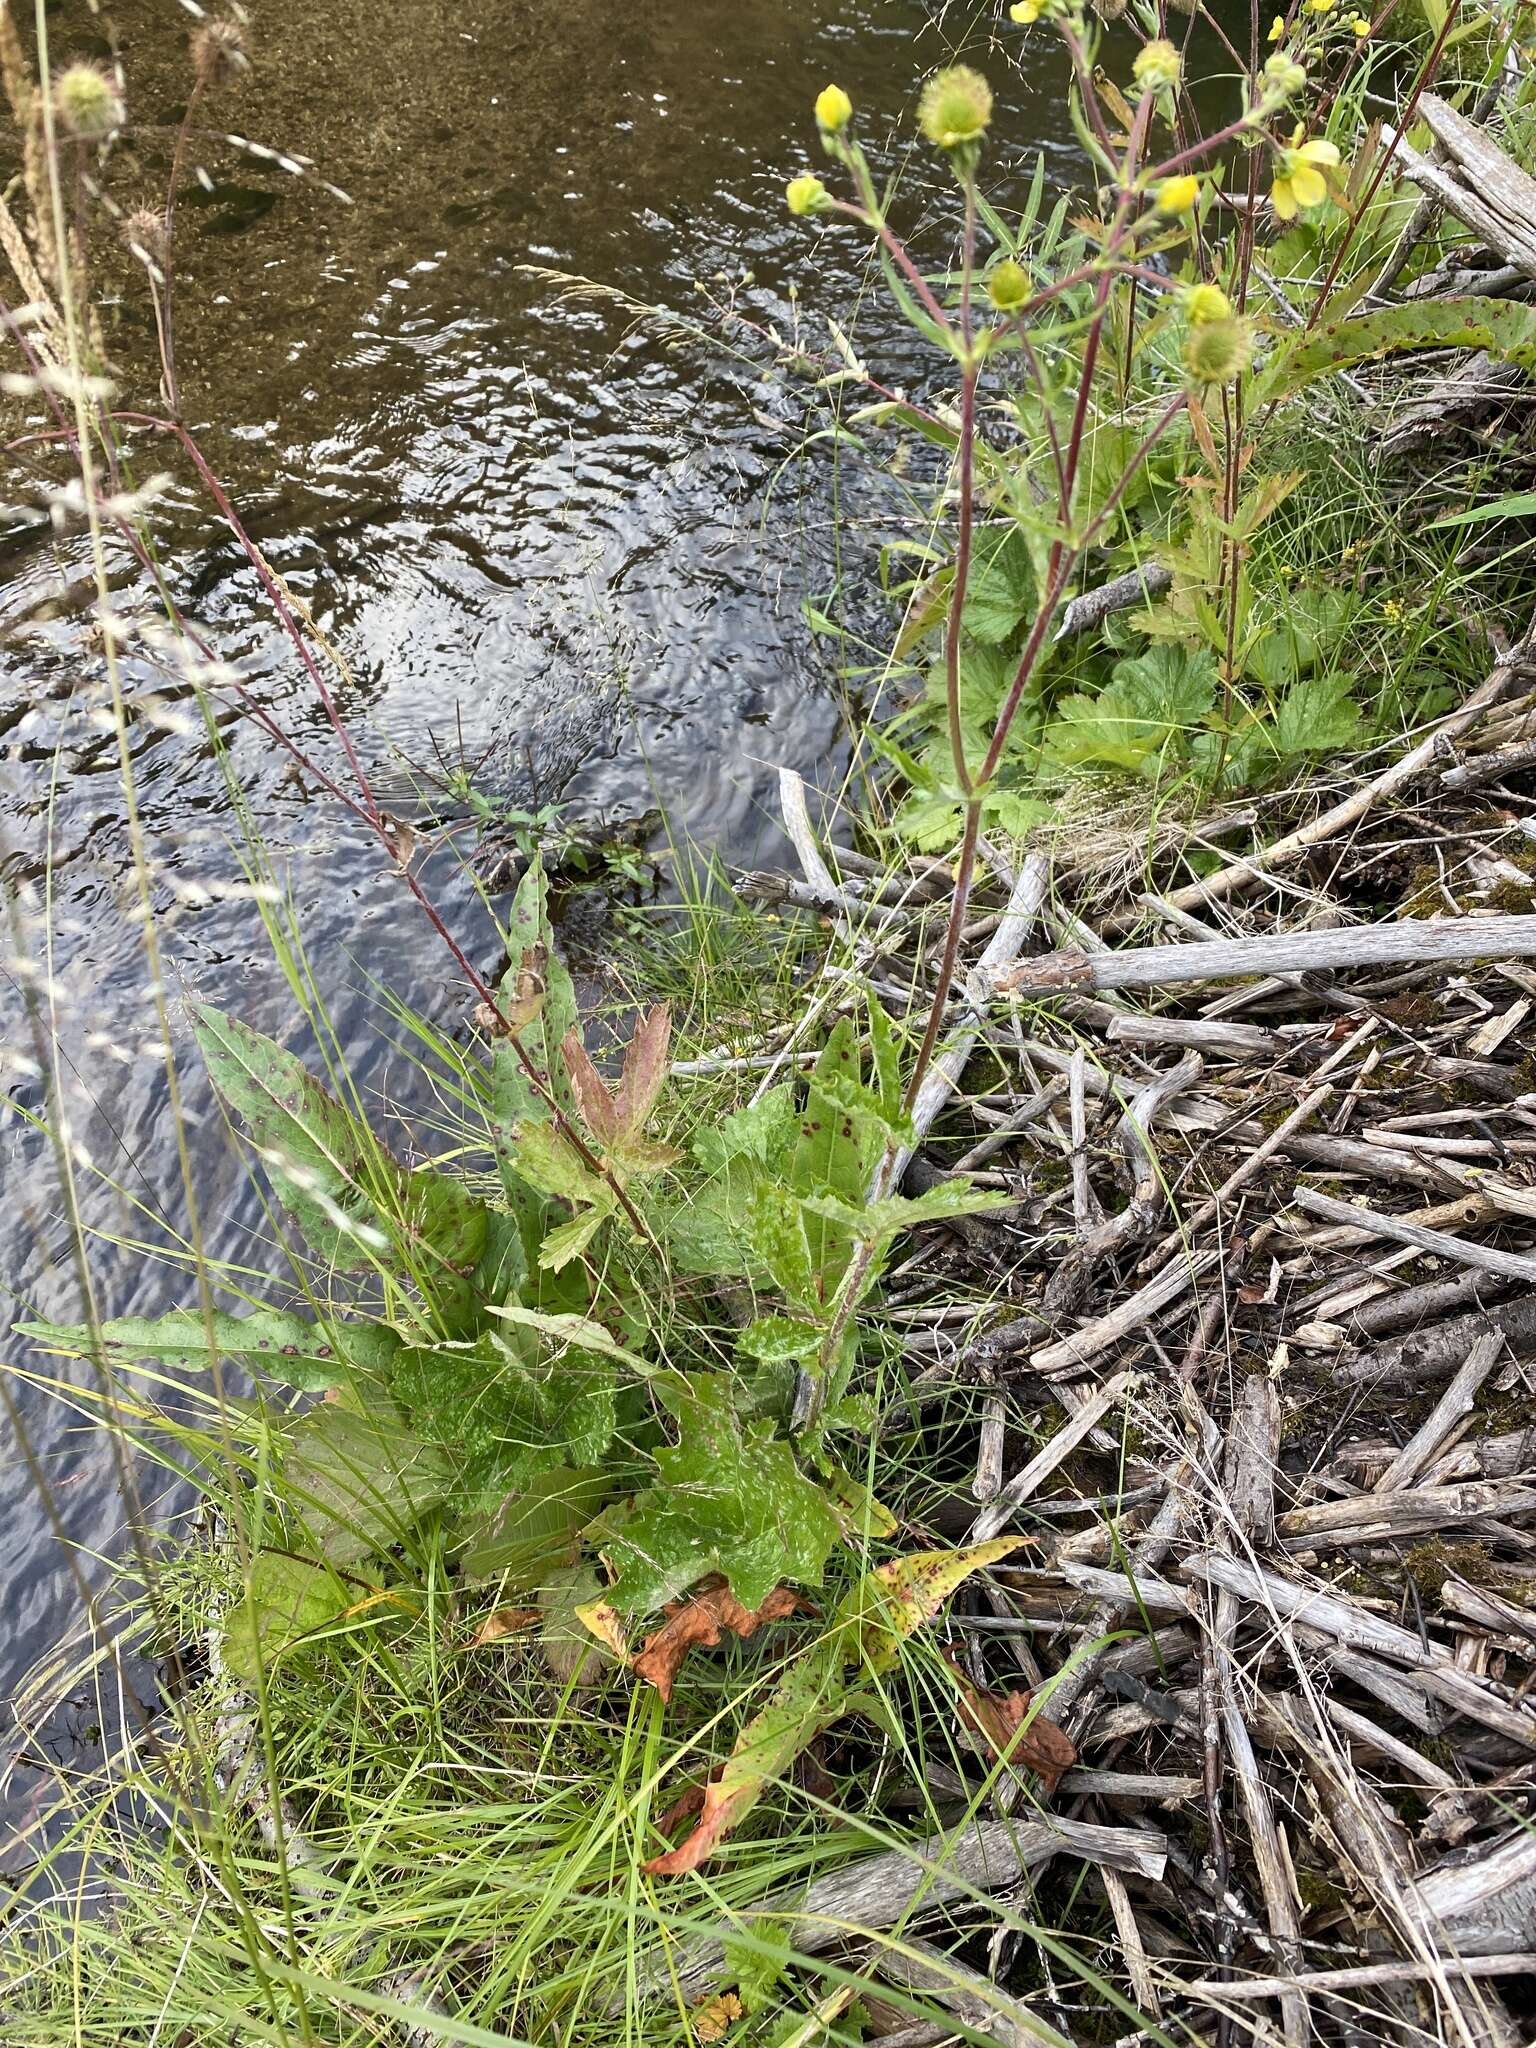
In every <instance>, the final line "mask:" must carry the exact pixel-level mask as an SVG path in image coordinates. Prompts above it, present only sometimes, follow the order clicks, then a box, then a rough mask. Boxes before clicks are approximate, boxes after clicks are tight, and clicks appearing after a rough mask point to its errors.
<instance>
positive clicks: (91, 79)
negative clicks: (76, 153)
mask: <svg viewBox="0 0 1536 2048" xmlns="http://www.w3.org/2000/svg"><path fill="white" fill-rule="evenodd" d="M53 111H54V115H55V118H56V119H57V121H58V124H59V126H60V127H61V128H62V129H63V130H64V133H65V134H66V135H68V136H69V137H70V138H71V140H72V141H75V142H105V141H106V139H107V137H108V136H109V135H111V134H112V133H113V132H114V130H116V129H118V128H121V127H122V125H123V102H122V100H121V98H120V97H119V95H118V90H117V87H116V86H115V85H114V84H113V83H112V80H111V79H110V78H108V76H107V74H106V73H105V71H99V70H98V69H97V68H96V66H95V65H94V64H71V65H70V67H69V69H68V70H67V71H61V72H60V73H59V75H58V77H57V78H56V79H55V80H54V81H53Z"/></svg>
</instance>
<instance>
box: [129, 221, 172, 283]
mask: <svg viewBox="0 0 1536 2048" xmlns="http://www.w3.org/2000/svg"><path fill="white" fill-rule="evenodd" d="M123 242H124V245H125V246H126V247H127V249H128V251H129V253H130V255H134V256H137V257H138V259H139V261H140V262H141V263H148V264H151V265H153V266H154V268H155V269H156V270H163V269H164V268H165V259H166V256H167V254H168V250H167V248H166V240H165V215H164V214H163V213H160V212H158V211H157V210H156V209H155V208H154V207H153V206H136V207H135V208H134V210H133V212H132V213H130V214H129V215H128V216H127V217H126V219H125V220H124V221H123Z"/></svg>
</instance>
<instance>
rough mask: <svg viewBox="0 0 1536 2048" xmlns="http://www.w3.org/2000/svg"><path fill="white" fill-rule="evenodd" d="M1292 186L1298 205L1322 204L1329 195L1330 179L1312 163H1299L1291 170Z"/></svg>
mask: <svg viewBox="0 0 1536 2048" xmlns="http://www.w3.org/2000/svg"><path fill="white" fill-rule="evenodd" d="M1290 186H1291V190H1292V192H1293V193H1294V194H1295V195H1296V204H1297V205H1298V206H1321V205H1322V203H1323V201H1324V200H1325V199H1326V198H1327V197H1328V181H1327V179H1326V178H1325V177H1324V176H1323V174H1322V172H1321V171H1315V170H1314V169H1313V168H1312V166H1311V164H1298V165H1297V166H1296V168H1295V170H1293V171H1292V172H1291V176H1290Z"/></svg>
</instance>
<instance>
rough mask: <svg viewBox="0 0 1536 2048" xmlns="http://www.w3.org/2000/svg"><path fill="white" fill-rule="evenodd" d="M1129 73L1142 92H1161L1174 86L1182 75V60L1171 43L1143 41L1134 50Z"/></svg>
mask: <svg viewBox="0 0 1536 2048" xmlns="http://www.w3.org/2000/svg"><path fill="white" fill-rule="evenodd" d="M1131 75H1132V77H1133V78H1134V79H1135V80H1136V83H1137V84H1138V85H1139V86H1140V87H1141V89H1142V91H1143V92H1161V91H1162V90H1163V89H1164V88H1165V87H1172V86H1176V85H1177V84H1178V82H1179V80H1180V79H1181V78H1182V77H1183V76H1184V60H1183V59H1182V58H1181V57H1180V55H1179V53H1178V51H1177V50H1176V49H1175V48H1174V47H1173V45H1172V43H1166V42H1162V41H1158V42H1155V43H1143V45H1142V46H1141V48H1140V49H1139V50H1138V51H1137V52H1136V62H1135V63H1134V64H1133V65H1132V66H1131Z"/></svg>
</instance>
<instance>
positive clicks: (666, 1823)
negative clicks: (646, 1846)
mask: <svg viewBox="0 0 1536 2048" xmlns="http://www.w3.org/2000/svg"><path fill="white" fill-rule="evenodd" d="M723 1768H724V1766H723V1765H721V1764H716V1765H715V1767H714V1769H713V1770H712V1771H711V1772H710V1774H709V1775H710V1777H711V1778H718V1777H719V1775H720V1772H721V1770H722V1769H723ZM703 1811H704V1786H703V1785H702V1784H699V1785H690V1786H688V1788H687V1790H686V1791H683V1792H679V1793H678V1795H677V1797H676V1798H675V1799H674V1800H673V1802H672V1804H671V1805H670V1806H669V1807H668V1808H667V1810H666V1812H665V1813H663V1814H660V1815H658V1817H657V1821H656V1826H657V1828H658V1829H659V1830H660V1832H661V1833H662V1834H664V1835H670V1834H671V1832H672V1830H673V1829H674V1828H675V1827H678V1826H680V1825H681V1823H682V1822H683V1821H685V1820H692V1819H693V1817H694V1815H695V1814H696V1813H702V1812H703Z"/></svg>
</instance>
